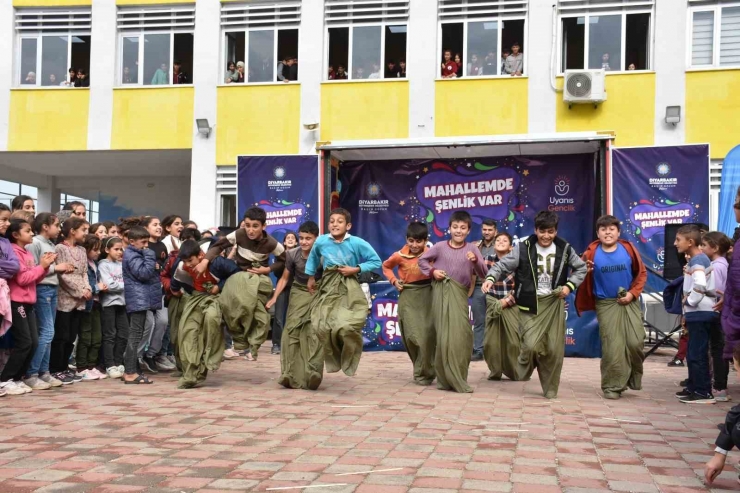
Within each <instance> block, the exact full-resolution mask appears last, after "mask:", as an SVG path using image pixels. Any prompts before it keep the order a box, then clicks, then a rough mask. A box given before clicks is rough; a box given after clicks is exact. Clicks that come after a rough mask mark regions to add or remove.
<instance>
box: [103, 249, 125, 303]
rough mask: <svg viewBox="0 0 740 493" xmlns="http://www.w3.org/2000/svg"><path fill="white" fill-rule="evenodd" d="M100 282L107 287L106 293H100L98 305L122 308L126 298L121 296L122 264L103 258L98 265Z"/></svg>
mask: <svg viewBox="0 0 740 493" xmlns="http://www.w3.org/2000/svg"><path fill="white" fill-rule="evenodd" d="M98 273H99V275H100V282H102V283H103V284H106V285H107V286H108V291H104V292H102V293H100V303H101V305H103V307H106V306H117V305H118V306H124V305H126V298H125V297H124V294H123V264H122V263H121V262H114V261H113V260H111V259H108V258H104V259H103V260H101V261H100V263H99V264H98Z"/></svg>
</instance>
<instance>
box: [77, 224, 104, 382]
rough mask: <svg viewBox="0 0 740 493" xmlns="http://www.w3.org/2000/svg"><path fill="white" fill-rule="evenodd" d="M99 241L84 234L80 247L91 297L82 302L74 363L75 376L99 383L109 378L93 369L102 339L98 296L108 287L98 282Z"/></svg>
mask: <svg viewBox="0 0 740 493" xmlns="http://www.w3.org/2000/svg"><path fill="white" fill-rule="evenodd" d="M100 245H101V241H100V238H98V237H97V236H96V235H94V234H90V235H87V236H86V237H85V241H84V242H83V244H82V246H83V247H85V251H86V252H87V280H88V282H89V283H90V288H91V289H92V295H93V296H92V298H91V299H89V300H87V303H85V311H84V313H83V314H82V321H81V322H80V337H79V339H78V340H77V353H76V355H75V363H76V365H77V374H78V375H80V376H81V377H82V381H83V382H86V381H91V380H101V379H105V378H108V375H107V373H101V372H100V371H98V369H97V368H96V366H97V364H98V354H99V353H100V345H101V340H102V329H101V326H100V293H102V292H105V291H106V290H107V289H108V286H106V285H105V283H102V282H100V280H99V279H98V265H97V261H98V258H100Z"/></svg>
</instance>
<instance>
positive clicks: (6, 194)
mask: <svg viewBox="0 0 740 493" xmlns="http://www.w3.org/2000/svg"><path fill="white" fill-rule="evenodd" d="M38 193H39V191H38V189H37V188H36V187H31V186H29V185H23V184H21V183H15V182H12V181H5V180H0V204H5V205H7V206H8V207H9V208H10V207H11V203H12V202H13V199H14V198H16V197H17V196H18V195H28V196H29V197H31V198H32V199H33V200H34V204H35V205H36V206H37V207H38V201H37V200H36V199H37V197H38ZM38 212H44V211H38Z"/></svg>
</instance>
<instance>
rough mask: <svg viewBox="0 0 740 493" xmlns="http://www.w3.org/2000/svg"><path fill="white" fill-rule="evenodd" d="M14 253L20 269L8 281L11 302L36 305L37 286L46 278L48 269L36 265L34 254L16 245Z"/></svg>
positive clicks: (14, 244)
mask: <svg viewBox="0 0 740 493" xmlns="http://www.w3.org/2000/svg"><path fill="white" fill-rule="evenodd" d="M13 251H14V252H15V255H16V257H18V263H19V264H20V268H19V269H18V273H17V274H16V275H14V276H13V278H12V279H10V280H9V281H8V286H10V300H11V301H15V302H16V303H26V304H29V305H33V304H34V303H36V285H37V284H38V283H40V282H41V281H42V280H43V279H44V277H46V272H47V269H44V268H43V267H41V266H40V265H36V261H35V260H34V258H33V254H31V252H29V251H27V250H26V249H25V248H23V247H21V246H19V245H17V244H16V243H13Z"/></svg>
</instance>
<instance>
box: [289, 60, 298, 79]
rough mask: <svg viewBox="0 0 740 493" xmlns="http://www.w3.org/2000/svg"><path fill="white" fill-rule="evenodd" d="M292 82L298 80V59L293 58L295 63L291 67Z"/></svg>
mask: <svg viewBox="0 0 740 493" xmlns="http://www.w3.org/2000/svg"><path fill="white" fill-rule="evenodd" d="M288 73H289V74H290V80H298V57H295V56H294V57H293V63H292V64H291V65H290V70H289V71H288Z"/></svg>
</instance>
